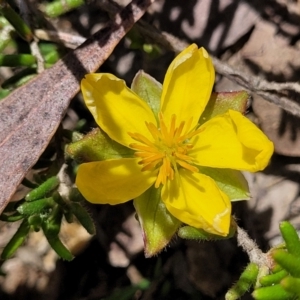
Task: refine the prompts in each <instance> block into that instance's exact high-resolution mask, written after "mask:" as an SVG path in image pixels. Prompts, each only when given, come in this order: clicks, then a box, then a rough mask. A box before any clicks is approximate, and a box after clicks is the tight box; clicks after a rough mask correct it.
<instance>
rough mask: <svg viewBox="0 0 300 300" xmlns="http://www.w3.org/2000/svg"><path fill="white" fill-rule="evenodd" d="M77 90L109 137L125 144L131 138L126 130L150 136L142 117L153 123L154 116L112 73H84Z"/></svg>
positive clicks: (144, 103)
mask: <svg viewBox="0 0 300 300" xmlns="http://www.w3.org/2000/svg"><path fill="white" fill-rule="evenodd" d="M81 90H82V94H83V98H84V101H85V103H86V105H87V107H88V109H89V110H90V112H91V113H92V115H93V116H94V118H95V121H96V122H97V124H98V125H99V126H100V127H101V128H102V129H103V130H104V131H105V132H106V133H107V134H108V135H109V137H110V138H111V139H113V140H115V141H117V142H118V143H120V144H122V145H124V146H127V147H128V145H129V144H130V143H132V142H133V139H132V138H131V137H130V136H129V135H128V132H131V133H136V132H139V133H141V134H143V135H144V136H146V137H147V138H150V139H151V138H152V136H151V134H150V132H149V130H148V129H147V127H146V124H145V121H147V122H152V123H154V124H155V125H156V120H155V117H154V115H153V113H152V111H151V109H150V108H149V106H148V105H147V104H146V102H145V101H143V100H142V99H140V98H139V97H138V96H137V95H136V94H135V93H134V92H133V91H131V90H130V89H129V88H128V87H127V86H126V84H125V82H124V81H123V80H121V79H119V78H117V77H115V76H114V75H112V74H105V73H99V74H88V75H86V76H85V78H84V79H83V80H82V81H81Z"/></svg>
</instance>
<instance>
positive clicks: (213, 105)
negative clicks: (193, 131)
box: [199, 91, 249, 124]
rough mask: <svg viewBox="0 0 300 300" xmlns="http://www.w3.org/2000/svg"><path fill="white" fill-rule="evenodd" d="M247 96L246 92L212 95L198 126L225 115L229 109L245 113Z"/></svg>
mask: <svg viewBox="0 0 300 300" xmlns="http://www.w3.org/2000/svg"><path fill="white" fill-rule="evenodd" d="M248 99H249V94H248V93H247V92H246V91H237V92H221V93H212V94H211V96H210V99H209V102H208V104H207V106H206V108H205V110H204V112H203V114H202V115H201V117H200V120H199V124H203V123H205V122H206V121H208V120H210V119H211V118H213V117H215V116H217V115H221V114H224V113H226V112H227V111H228V110H229V109H232V110H236V111H239V112H241V113H245V110H246V107H247V102H248Z"/></svg>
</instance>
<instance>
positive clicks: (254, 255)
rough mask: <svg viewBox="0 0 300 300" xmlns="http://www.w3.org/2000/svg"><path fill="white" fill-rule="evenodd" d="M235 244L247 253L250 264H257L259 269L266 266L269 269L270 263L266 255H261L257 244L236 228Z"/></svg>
mask: <svg viewBox="0 0 300 300" xmlns="http://www.w3.org/2000/svg"><path fill="white" fill-rule="evenodd" d="M237 242H238V245H239V246H240V247H242V248H243V250H244V251H245V252H246V253H247V255H248V257H249V260H250V262H253V263H255V264H257V265H258V266H260V267H265V266H267V267H268V268H271V263H272V262H271V261H270V259H269V258H268V255H267V254H266V253H263V252H262V251H261V250H260V249H259V248H258V246H257V244H256V243H255V242H254V241H253V240H252V239H251V238H250V237H249V235H248V234H247V232H246V231H245V230H244V229H242V228H240V227H239V226H237Z"/></svg>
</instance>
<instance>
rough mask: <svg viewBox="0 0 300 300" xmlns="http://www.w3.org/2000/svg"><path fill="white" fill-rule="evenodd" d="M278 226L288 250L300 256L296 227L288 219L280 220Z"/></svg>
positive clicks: (299, 243) (299, 241)
mask: <svg viewBox="0 0 300 300" xmlns="http://www.w3.org/2000/svg"><path fill="white" fill-rule="evenodd" d="M279 228H280V231H281V235H282V237H283V239H284V241H285V244H286V248H287V250H288V252H289V253H291V254H293V255H295V256H297V257H299V258H300V240H299V236H298V233H297V231H296V229H295V228H294V227H293V225H292V224H291V223H290V222H288V221H284V222H281V223H280V226H279Z"/></svg>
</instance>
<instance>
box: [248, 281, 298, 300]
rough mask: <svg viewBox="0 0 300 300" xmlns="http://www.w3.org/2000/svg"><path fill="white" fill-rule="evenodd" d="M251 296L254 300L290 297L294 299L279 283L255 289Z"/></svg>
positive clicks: (285, 298) (275, 299) (284, 299)
mask: <svg viewBox="0 0 300 300" xmlns="http://www.w3.org/2000/svg"><path fill="white" fill-rule="evenodd" d="M252 296H253V297H254V299H256V300H292V299H294V297H293V294H291V293H289V292H287V291H285V290H284V288H283V287H282V286H281V285H279V284H275V285H272V286H267V287H262V288H259V289H256V290H255V291H254V292H253V293H252Z"/></svg>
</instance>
